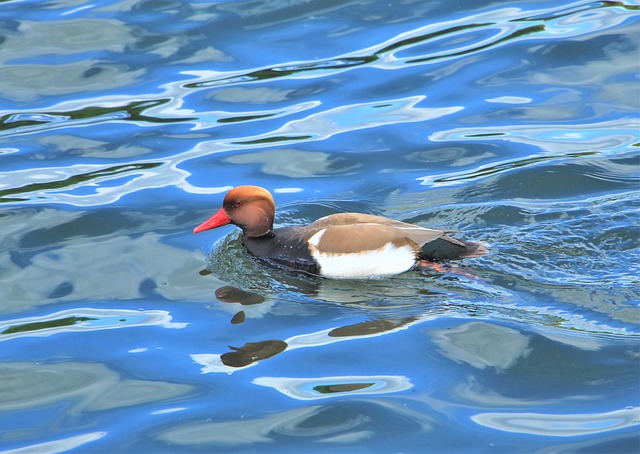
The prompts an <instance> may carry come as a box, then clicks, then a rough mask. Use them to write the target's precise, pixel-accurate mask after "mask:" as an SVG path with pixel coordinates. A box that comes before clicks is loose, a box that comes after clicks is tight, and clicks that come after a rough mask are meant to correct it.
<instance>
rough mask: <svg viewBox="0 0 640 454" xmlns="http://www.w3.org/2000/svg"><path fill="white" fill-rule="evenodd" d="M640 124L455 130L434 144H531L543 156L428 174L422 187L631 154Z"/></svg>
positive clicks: (434, 137) (627, 120) (435, 138)
mask: <svg viewBox="0 0 640 454" xmlns="http://www.w3.org/2000/svg"><path fill="white" fill-rule="evenodd" d="M638 129H640V121H639V120H638V119H635V118H621V119H617V120H612V121H605V122H600V123H584V124H581V125H575V124H574V125H553V124H545V125H528V126H523V125H514V126H500V127H482V128H456V129H451V130H448V131H439V132H437V133H434V134H432V135H431V136H430V139H431V140H433V141H434V142H456V143H457V142H460V141H465V142H467V141H498V140H503V141H506V142H515V143H521V144H526V145H531V146H533V147H535V148H536V149H539V150H541V153H537V154H530V155H527V156H523V157H521V158H516V159H509V160H505V161H497V162H492V163H490V164H483V165H480V166H478V167H475V168H471V169H468V170H463V171H458V172H450V173H442V174H438V175H427V176H424V177H420V178H418V180H421V181H422V182H421V184H422V185H426V186H449V185H457V184H462V183H466V182H468V181H470V180H478V179H482V178H486V177H490V176H494V175H496V174H499V173H500V174H503V173H506V172H508V171H512V170H517V169H521V168H522V167H523V166H527V167H532V166H536V165H543V164H546V165H548V164H549V162H550V161H554V160H562V159H565V160H566V159H571V158H576V159H580V158H583V157H584V155H585V154H593V155H613V154H619V153H624V152H628V151H629V150H631V149H632V147H633V145H634V144H635V143H636V142H637V141H638Z"/></svg>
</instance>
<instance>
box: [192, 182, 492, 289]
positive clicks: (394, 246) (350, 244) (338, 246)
mask: <svg viewBox="0 0 640 454" xmlns="http://www.w3.org/2000/svg"><path fill="white" fill-rule="evenodd" d="M275 212H276V206H275V202H274V201H273V197H272V196H271V193H269V191H267V190H266V189H264V188H261V187H258V186H238V187H236V188H234V189H232V190H230V191H229V192H228V193H227V195H226V196H225V197H224V202H223V204H222V208H220V210H219V211H218V212H216V213H215V214H214V215H213V216H211V218H209V219H208V220H207V221H205V222H203V223H202V224H200V225H199V226H197V227H196V228H195V229H194V231H193V233H199V232H202V231H204V230H209V229H214V228H216V227H220V226H222V225H226V224H234V225H237V226H238V227H240V228H241V229H242V233H243V236H242V239H243V242H244V244H245V246H246V247H247V249H248V250H249V252H250V253H251V254H252V255H254V256H255V257H257V258H258V259H260V260H262V261H265V262H267V263H269V264H271V265H274V266H279V267H285V268H288V269H293V270H299V271H304V272H307V273H311V274H316V275H320V276H324V277H330V278H343V279H350V278H356V279H357V278H369V277H376V276H387V275H393V274H399V273H403V272H405V271H408V270H410V269H412V268H414V267H417V266H419V265H420V263H421V261H429V262H434V261H436V262H437V261H442V260H456V259H462V258H465V257H478V256H481V255H484V254H486V253H487V249H486V248H485V247H484V246H483V245H482V244H480V243H474V242H469V241H461V240H458V239H455V238H452V237H450V236H448V235H447V234H449V233H452V232H453V230H439V229H428V228H425V227H420V226H418V225H413V224H407V223H405V222H401V221H394V220H393V219H388V218H384V217H381V216H373V215H370V214H361V213H339V214H332V215H329V216H325V217H323V218H320V219H318V220H317V221H315V222H313V223H311V224H309V225H305V226H291V227H282V228H278V229H274V228H273V219H274V217H275Z"/></svg>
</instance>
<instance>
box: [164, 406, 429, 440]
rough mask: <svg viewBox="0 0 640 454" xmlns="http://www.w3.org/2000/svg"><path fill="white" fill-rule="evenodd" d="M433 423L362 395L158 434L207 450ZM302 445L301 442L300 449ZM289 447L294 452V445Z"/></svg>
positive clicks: (424, 428) (424, 427)
mask: <svg viewBox="0 0 640 454" xmlns="http://www.w3.org/2000/svg"><path fill="white" fill-rule="evenodd" d="M247 410H248V411H251V410H250V409H249V408H247ZM389 426H392V427H393V429H390V428H389ZM433 428H434V422H433V420H432V418H431V417H430V416H428V415H426V414H425V413H424V412H422V411H416V410H415V409H413V408H411V407H410V406H408V405H406V404H405V403H403V402H393V401H386V400H382V399H377V400H366V399H364V398H363V399H361V400H359V401H349V402H347V401H338V402H336V401H334V402H332V404H331V405H326V406H323V405H309V406H305V407H302V408H296V409H293V410H287V411H278V410H277V409H276V410H275V411H268V412H265V413H263V416H259V417H246V418H245V415H243V414H241V415H239V417H238V416H236V417H234V418H233V419H231V418H230V419H226V420H219V421H206V422H202V421H201V420H198V421H195V422H186V423H184V424H182V425H173V426H170V427H168V428H167V429H166V430H164V431H162V432H161V433H160V434H159V435H158V439H159V440H161V441H163V442H168V443H171V444H175V445H179V446H200V450H203V448H202V446H203V445H212V446H215V445H220V446H242V445H252V444H256V443H273V442H277V441H282V440H283V438H288V439H290V440H294V441H297V442H302V443H328V442H331V443H340V444H351V443H355V442H358V441H361V440H363V439H365V438H376V437H381V436H382V437H386V436H387V435H388V433H389V430H393V433H394V436H397V437H402V436H403V435H404V434H407V433H411V434H414V433H415V432H429V431H432V430H433ZM302 446H303V445H299V446H298V447H299V448H300V449H301V447H302ZM304 446H305V449H304V451H305V452H309V450H310V446H311V445H309V444H305V445H304ZM212 449H213V448H211V447H210V448H209V449H204V450H205V451H212ZM288 450H289V451H291V447H289V449H288ZM311 451H313V448H311ZM294 452H295V448H294Z"/></svg>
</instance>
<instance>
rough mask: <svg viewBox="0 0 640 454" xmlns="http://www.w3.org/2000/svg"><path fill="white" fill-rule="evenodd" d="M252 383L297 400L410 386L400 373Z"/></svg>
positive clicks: (263, 379) (265, 379) (385, 391)
mask: <svg viewBox="0 0 640 454" xmlns="http://www.w3.org/2000/svg"><path fill="white" fill-rule="evenodd" d="M251 383H254V384H256V385H260V386H267V387H270V388H274V389H275V390H277V391H279V392H281V393H282V394H284V395H285V396H288V397H291V398H293V399H298V400H316V399H327V398H329V397H340V396H344V395H363V394H388V393H395V392H398V391H404V390H406V389H410V388H412V387H413V384H411V381H410V380H409V379H408V378H407V377H405V376H403V375H397V376H395V375H371V376H353V375H349V376H345V377H314V378H289V377H258V378H254V379H253V380H252V382H251Z"/></svg>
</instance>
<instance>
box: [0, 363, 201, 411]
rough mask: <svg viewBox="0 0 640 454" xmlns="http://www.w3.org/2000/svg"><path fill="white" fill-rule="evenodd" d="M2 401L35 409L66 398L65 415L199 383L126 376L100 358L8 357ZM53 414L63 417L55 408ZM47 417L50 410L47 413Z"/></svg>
mask: <svg viewBox="0 0 640 454" xmlns="http://www.w3.org/2000/svg"><path fill="white" fill-rule="evenodd" d="M0 373H1V374H2V380H0V396H1V402H0V405H1V407H2V409H3V410H4V411H13V412H16V411H30V410H33V409H42V408H45V407H47V406H52V405H54V404H60V403H64V404H66V405H67V406H68V407H69V408H68V410H67V411H65V412H64V413H63V415H62V416H63V417H64V418H73V417H77V416H78V415H79V414H80V413H83V412H86V411H92V412H94V411H103V410H110V409H116V408H123V407H130V406H135V405H143V404H146V403H151V402H160V401H163V400H167V399H171V398H174V397H177V396H182V395H185V394H188V393H189V392H190V391H192V390H193V386H191V385H185V384H181V383H170V382H165V381H160V380H137V379H126V378H124V377H122V376H121V375H120V374H119V373H117V372H115V371H113V370H112V369H110V368H108V367H106V366H105V365H103V364H99V363H90V362H79V361H68V362H57V363H38V364H35V365H34V364H33V363H31V362H5V363H2V364H0ZM49 416H50V417H53V418H58V417H60V414H58V413H57V412H53V413H52V414H51V415H49ZM42 417H43V418H46V416H45V415H42Z"/></svg>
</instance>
